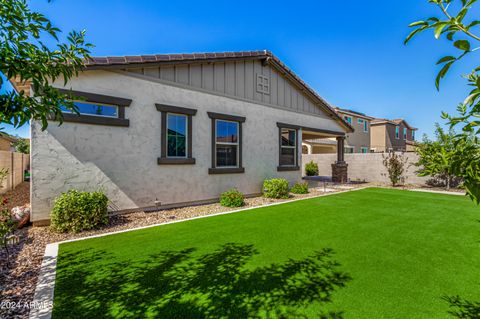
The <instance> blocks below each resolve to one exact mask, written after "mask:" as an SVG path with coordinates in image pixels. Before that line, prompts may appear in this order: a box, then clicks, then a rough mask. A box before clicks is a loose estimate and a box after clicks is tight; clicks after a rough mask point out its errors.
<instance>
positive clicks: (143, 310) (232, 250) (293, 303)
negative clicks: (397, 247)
mask: <svg viewBox="0 0 480 319" xmlns="http://www.w3.org/2000/svg"><path fill="white" fill-rule="evenodd" d="M195 251H196V250H195V249H194V248H190V249H185V250H182V251H163V252H160V253H158V254H156V255H152V256H149V257H148V258H146V259H143V260H136V261H133V259H132V260H129V261H124V262H109V260H112V258H111V257H112V256H110V255H109V254H107V253H106V252H105V251H101V252H99V251H94V250H84V251H82V252H78V253H71V254H61V255H60V259H59V266H58V268H57V282H56V287H55V303H54V311H53V317H54V318H75V317H77V318H80V317H81V318H100V317H102V318H105V317H106V318H120V317H121V318H140V317H142V318H144V317H152V318H260V317H262V318H307V314H306V313H305V311H306V308H307V307H309V306H310V305H312V304H316V305H318V306H319V307H315V309H317V310H318V311H317V313H316V314H315V318H342V317H343V316H342V312H332V311H330V312H328V311H325V309H324V307H325V305H326V304H328V303H330V302H331V297H332V294H333V293H334V292H335V290H337V289H338V288H341V287H344V286H345V285H346V283H347V282H348V281H349V280H351V278H350V276H349V275H348V274H346V273H344V272H341V271H339V270H338V268H339V266H340V265H339V263H338V262H336V261H334V260H333V259H332V255H333V251H332V250H330V249H323V250H322V251H319V252H317V253H315V254H313V255H311V256H309V257H306V258H304V259H301V260H293V259H289V260H288V261H286V262H285V263H283V264H270V265H268V266H264V267H258V268H255V269H251V268H248V267H245V265H246V264H247V263H248V261H249V260H250V259H251V258H252V257H253V256H254V255H256V254H258V252H257V251H256V250H255V249H254V248H253V245H242V244H236V243H228V244H225V245H223V246H221V247H220V248H219V249H218V250H216V251H213V252H211V253H207V254H204V255H201V256H195Z"/></svg>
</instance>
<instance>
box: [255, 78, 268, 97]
mask: <svg viewBox="0 0 480 319" xmlns="http://www.w3.org/2000/svg"><path fill="white" fill-rule="evenodd" d="M257 92H258V93H263V94H270V78H269V77H268V76H265V75H261V74H257Z"/></svg>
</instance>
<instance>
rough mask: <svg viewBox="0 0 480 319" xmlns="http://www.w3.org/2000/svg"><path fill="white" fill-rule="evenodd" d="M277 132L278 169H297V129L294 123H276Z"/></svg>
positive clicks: (298, 168)
mask: <svg viewBox="0 0 480 319" xmlns="http://www.w3.org/2000/svg"><path fill="white" fill-rule="evenodd" d="M277 126H278V132H279V159H278V167H277V170H278V171H297V170H300V167H299V166H298V130H299V127H298V126H295V125H289V124H282V123H277Z"/></svg>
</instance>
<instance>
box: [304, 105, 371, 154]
mask: <svg viewBox="0 0 480 319" xmlns="http://www.w3.org/2000/svg"><path fill="white" fill-rule="evenodd" d="M335 111H336V112H337V114H338V115H339V116H340V117H341V118H343V119H344V120H345V121H346V122H347V123H349V124H350V125H351V126H352V127H353V128H354V129H355V131H354V132H350V133H348V134H347V136H346V139H345V153H369V152H370V149H371V147H370V122H371V121H372V120H374V119H375V118H374V117H371V116H368V115H365V114H364V113H360V112H356V111H352V110H347V109H341V108H338V107H337V108H335ZM336 152H337V143H336V141H335V140H334V139H314V140H306V141H303V153H305V154H324V153H336Z"/></svg>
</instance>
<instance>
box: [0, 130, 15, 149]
mask: <svg viewBox="0 0 480 319" xmlns="http://www.w3.org/2000/svg"><path fill="white" fill-rule="evenodd" d="M16 141H17V139H16V138H15V137H13V136H10V135H8V134H5V133H3V134H0V151H7V152H14V151H15V147H13V143H15V142H16Z"/></svg>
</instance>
